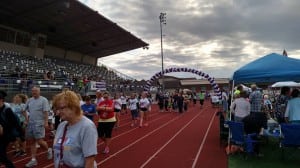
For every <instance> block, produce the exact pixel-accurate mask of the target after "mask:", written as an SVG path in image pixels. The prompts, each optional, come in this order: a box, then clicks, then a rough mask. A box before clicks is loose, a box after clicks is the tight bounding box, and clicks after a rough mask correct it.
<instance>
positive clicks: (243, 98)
mask: <svg viewBox="0 0 300 168" xmlns="http://www.w3.org/2000/svg"><path fill="white" fill-rule="evenodd" d="M230 111H231V112H232V113H234V121H237V122H242V120H243V119H244V118H245V117H246V116H248V115H249V114H250V102H249V101H248V100H247V93H246V92H245V91H241V92H240V97H238V98H236V99H234V101H233V103H232V104H231V106H230Z"/></svg>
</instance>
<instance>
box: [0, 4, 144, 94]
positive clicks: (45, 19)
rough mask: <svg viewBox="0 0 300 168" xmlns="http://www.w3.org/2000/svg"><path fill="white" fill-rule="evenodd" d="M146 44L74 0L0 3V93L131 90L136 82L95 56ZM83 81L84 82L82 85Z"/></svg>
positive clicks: (139, 86) (103, 55) (136, 86)
mask: <svg viewBox="0 0 300 168" xmlns="http://www.w3.org/2000/svg"><path fill="white" fill-rule="evenodd" d="M147 47H148V44H147V43H145V42H144V41H143V40H141V39H139V38H137V37H136V36H134V35H133V34H131V33H130V32H128V31H126V30H125V29H123V28H122V27H120V26H118V25H117V24H116V23H114V22H112V21H110V20H108V19H107V18H105V17H104V16H102V15H101V14H99V13H98V12H97V11H94V10H93V9H91V8H89V7H87V6H86V5H84V4H82V3H81V2H79V1H77V0H39V1H35V0H22V1H19V0H2V1H0V57H1V60H0V71H1V77H0V89H3V90H6V91H7V92H8V94H9V95H14V94H15V93H19V92H23V93H30V92H29V91H30V87H31V86H33V85H39V86H40V87H41V90H42V92H43V93H44V94H45V96H46V97H48V98H50V97H52V96H53V95H54V94H56V93H57V92H60V91H61V90H62V89H63V88H65V87H68V88H71V89H73V90H76V91H78V92H80V93H82V94H86V95H92V94H94V92H95V90H97V89H103V90H109V91H123V92H124V91H137V90H141V89H142V84H141V85H139V82H138V81H136V80H135V79H133V78H131V77H129V76H127V75H125V74H123V73H120V72H118V71H116V70H114V69H112V68H109V67H107V66H105V65H102V64H101V65H99V64H97V60H98V58H101V57H106V56H109V55H113V54H117V53H121V52H125V51H129V50H133V49H137V48H147ZM87 81H88V82H87Z"/></svg>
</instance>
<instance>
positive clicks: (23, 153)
mask: <svg viewBox="0 0 300 168" xmlns="http://www.w3.org/2000/svg"><path fill="white" fill-rule="evenodd" d="M25 155H26V152H24V151H22V150H20V151H16V152H15V153H14V157H19V156H25Z"/></svg>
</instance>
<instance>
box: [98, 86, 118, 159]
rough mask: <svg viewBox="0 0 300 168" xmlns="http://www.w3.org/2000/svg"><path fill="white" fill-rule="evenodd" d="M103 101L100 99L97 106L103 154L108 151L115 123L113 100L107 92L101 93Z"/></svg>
mask: <svg viewBox="0 0 300 168" xmlns="http://www.w3.org/2000/svg"><path fill="white" fill-rule="evenodd" d="M103 99H104V100H103V101H101V102H100V103H99V104H98V106H97V109H96V110H97V111H98V115H99V121H98V136H99V138H100V139H101V140H103V141H104V146H105V148H104V150H103V151H102V153H103V154H107V153H109V144H110V141H111V134H112V130H113V128H114V125H115V123H116V117H115V112H114V104H113V100H111V99H109V93H108V92H104V93H103Z"/></svg>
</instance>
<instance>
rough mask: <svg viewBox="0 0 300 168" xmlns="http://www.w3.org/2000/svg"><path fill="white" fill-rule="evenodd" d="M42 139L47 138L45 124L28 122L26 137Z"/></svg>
mask: <svg viewBox="0 0 300 168" xmlns="http://www.w3.org/2000/svg"><path fill="white" fill-rule="evenodd" d="M28 138H33V139H42V138H45V127H44V124H41V123H39V124H37V123H28V125H27V128H26V139H28Z"/></svg>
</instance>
